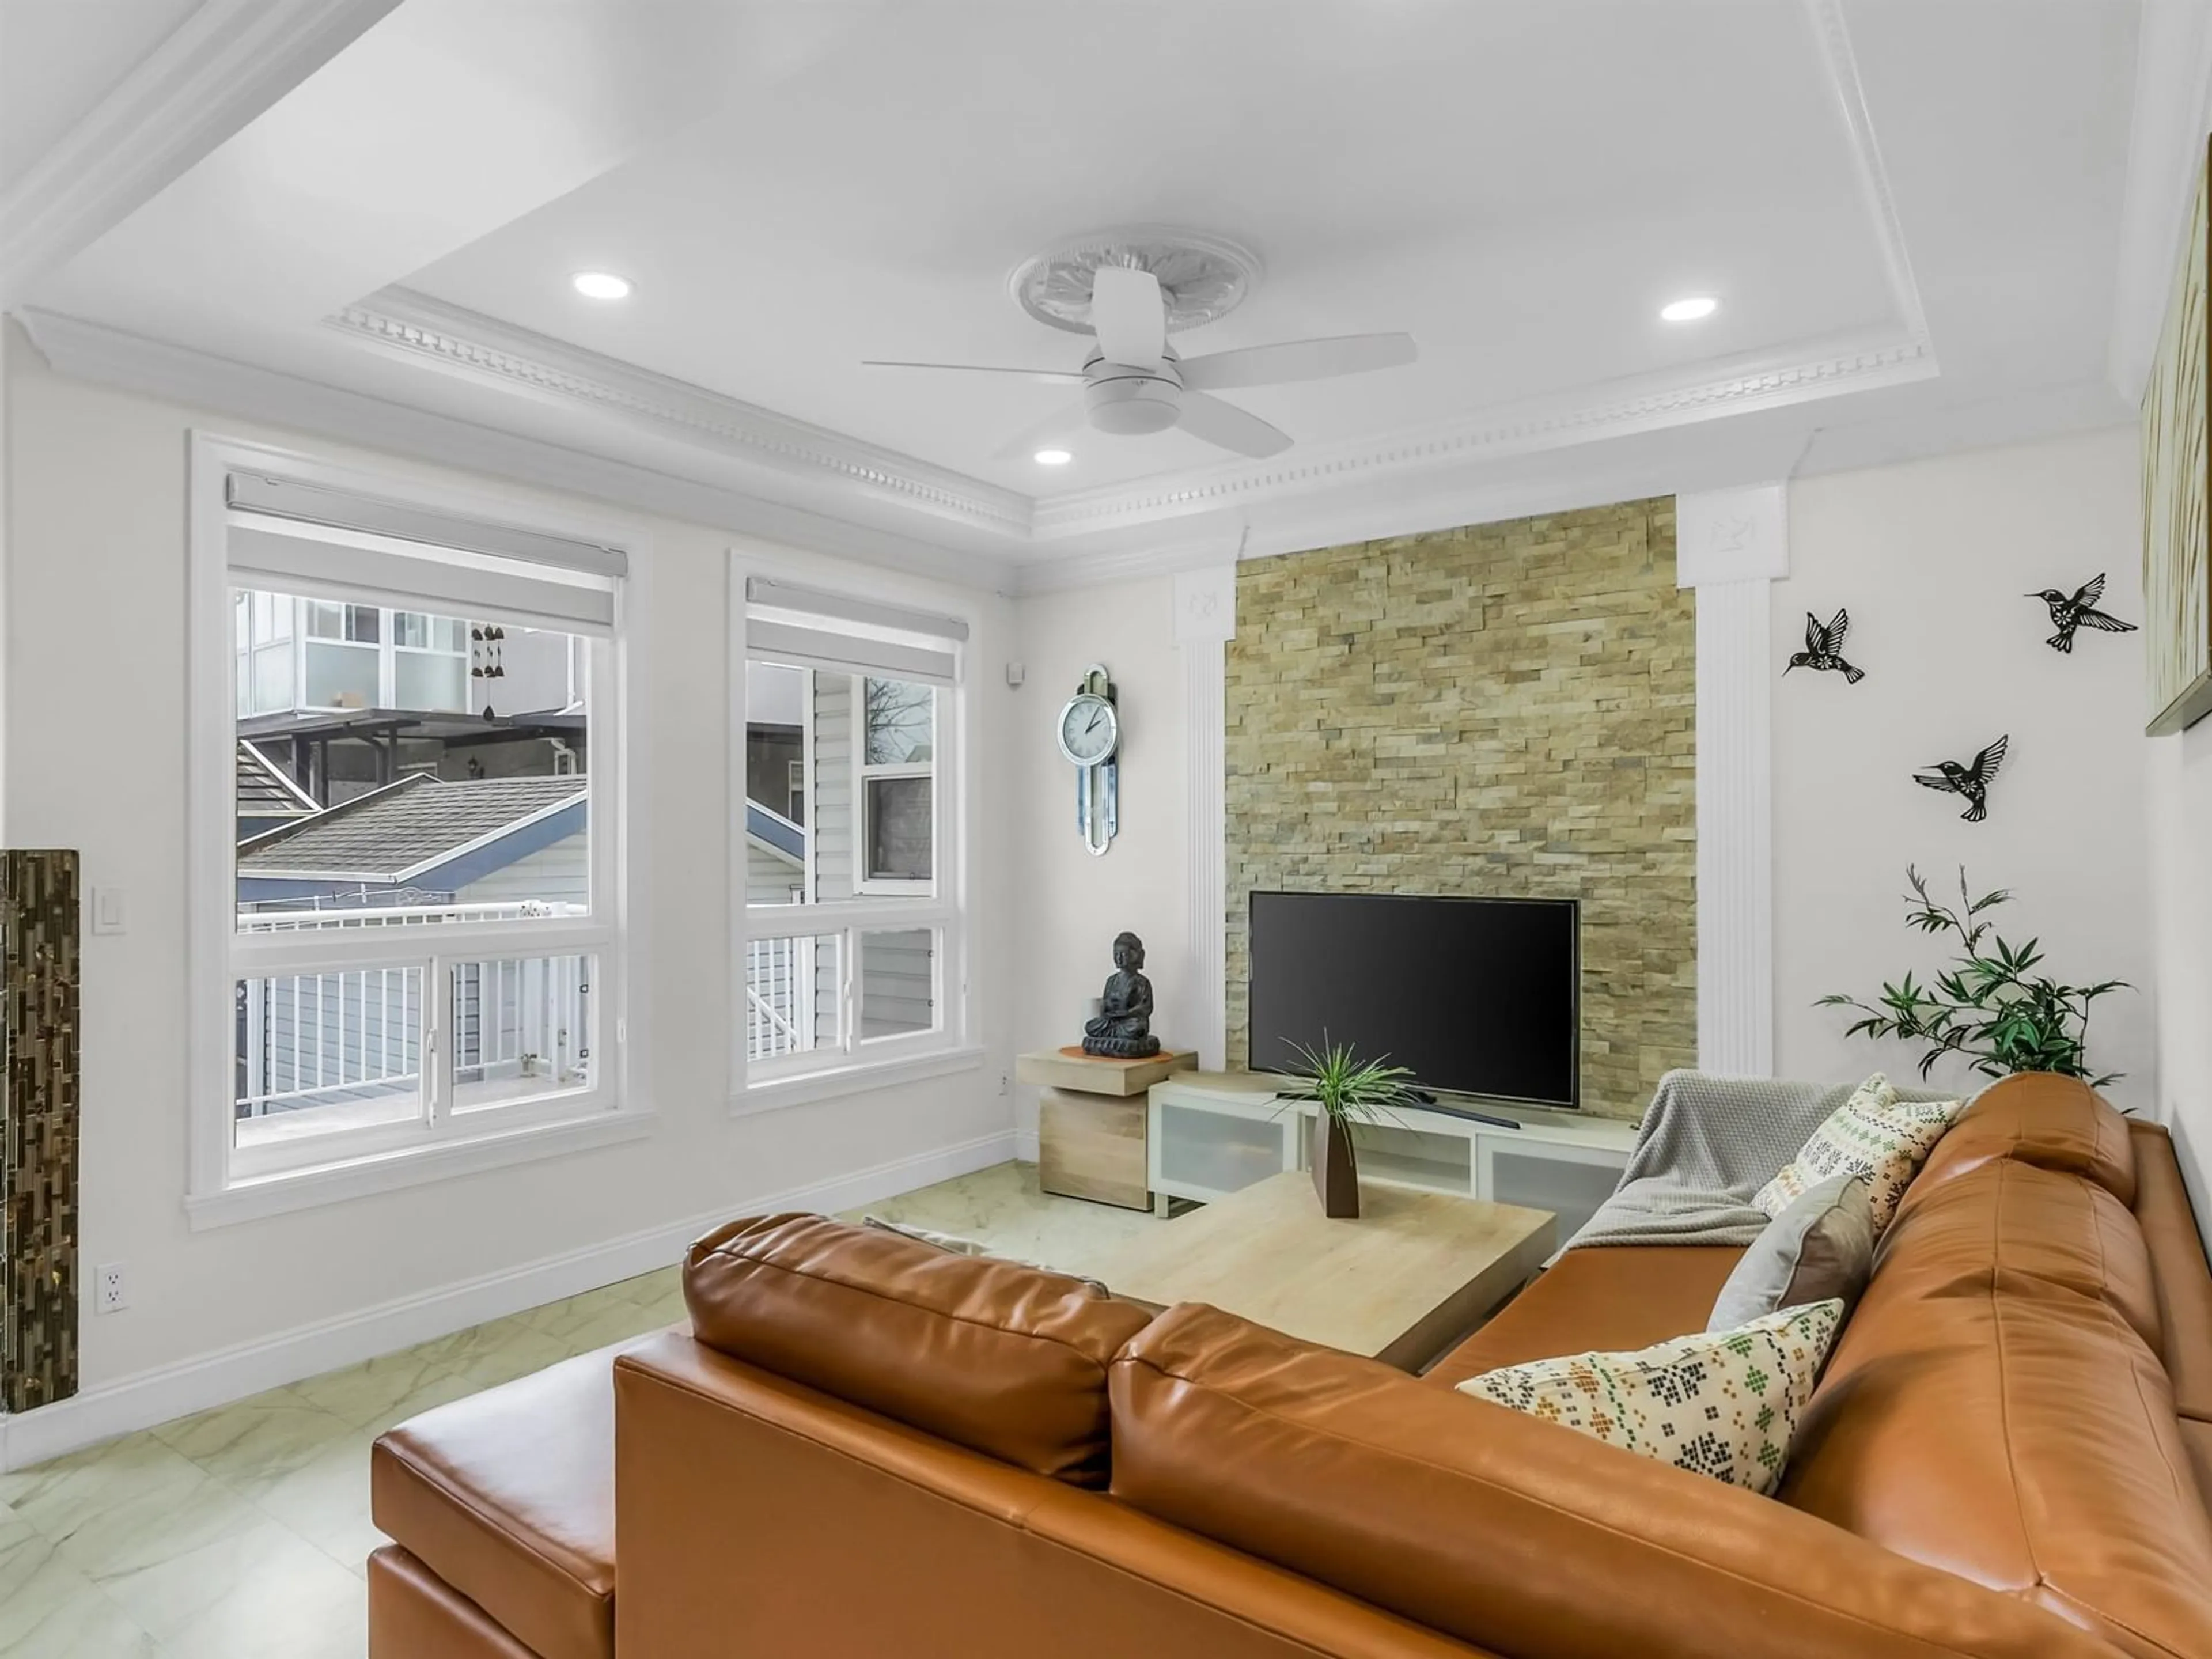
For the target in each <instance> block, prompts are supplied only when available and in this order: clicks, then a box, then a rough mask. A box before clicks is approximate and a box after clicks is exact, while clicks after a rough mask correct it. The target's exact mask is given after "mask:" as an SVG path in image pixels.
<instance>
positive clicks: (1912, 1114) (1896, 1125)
mask: <svg viewBox="0 0 2212 1659" xmlns="http://www.w3.org/2000/svg"><path fill="white" fill-rule="evenodd" d="M1965 1104H1966V1103H1965V1102H1964V1101H1959V1100H1899V1098H1898V1097H1897V1091H1896V1090H1895V1089H1893V1088H1892V1087H1891V1086H1890V1082H1889V1079H1887V1078H1886V1077H1884V1076H1883V1075H1882V1074H1881V1073H1880V1072H1876V1073H1875V1074H1874V1075H1873V1076H1872V1077H1870V1078H1869V1079H1867V1080H1866V1081H1865V1082H1864V1083H1862V1084H1860V1085H1859V1086H1858V1087H1857V1089H1856V1090H1855V1091H1853V1092H1852V1094H1851V1097H1850V1099H1849V1100H1847V1101H1845V1102H1844V1103H1843V1104H1842V1105H1840V1106H1838V1107H1837V1108H1836V1109H1835V1110H1834V1111H1833V1112H1831V1113H1830V1114H1829V1115H1828V1121H1826V1123H1823V1124H1822V1125H1821V1126H1820V1127H1819V1128H1817V1129H1815V1130H1814V1131H1813V1138H1812V1139H1810V1140H1808V1141H1807V1142H1806V1143H1805V1144H1804V1146H1802V1147H1801V1148H1799V1149H1798V1152H1797V1156H1796V1158H1792V1159H1790V1162H1789V1163H1787V1164H1784V1165H1783V1166H1782V1172H1781V1173H1780V1174H1779V1175H1778V1176H1775V1177H1774V1179H1773V1180H1771V1181H1770V1182H1767V1183H1766V1184H1765V1186H1764V1187H1761V1188H1759V1191H1758V1193H1757V1194H1755V1195H1754V1196H1753V1199H1752V1200H1751V1201H1752V1202H1753V1204H1755V1205H1757V1206H1759V1208H1760V1209H1762V1210H1764V1211H1765V1212H1766V1213H1767V1214H1768V1215H1770V1216H1778V1215H1780V1214H1781V1213H1782V1212H1784V1210H1786V1209H1788V1208H1789V1207H1790V1206H1791V1205H1792V1204H1794V1203H1796V1201H1797V1200H1798V1199H1800V1198H1801V1197H1802V1196H1803V1195H1804V1194H1806V1193H1807V1192H1808V1191H1809V1190H1810V1189H1811V1188H1814V1187H1817V1186H1819V1185H1820V1182H1823V1181H1826V1180H1827V1179H1828V1178H1829V1177H1830V1176H1839V1175H1857V1176H1865V1177H1866V1182H1867V1211H1868V1213H1869V1214H1870V1215H1871V1216H1872V1217H1873V1218H1874V1236H1875V1237H1876V1238H1880V1237H1881V1235H1882V1231H1883V1230H1884V1229H1885V1228H1887V1226H1888V1225H1889V1218H1890V1217H1892V1216H1893V1215H1895V1214H1896V1213H1897V1201H1898V1200H1899V1199H1901V1198H1903V1197H1904V1196H1905V1188H1907V1187H1910V1186H1911V1184H1912V1177H1913V1176H1916V1175H1917V1174H1919V1173H1920V1165H1921V1164H1922V1163H1923V1161H1924V1160H1925V1159H1926V1158H1927V1157H1928V1154H1929V1152H1933V1151H1934V1150H1935V1148H1936V1142H1937V1141H1939V1140H1941V1139H1942V1138H1943V1131H1944V1130H1946V1129H1948V1128H1949V1127H1951V1120H1952V1119H1953V1118H1954V1117H1956V1116H1958V1115H1959V1112H1960V1109H1961V1108H1962V1107H1963V1106H1964V1105H1965Z"/></svg>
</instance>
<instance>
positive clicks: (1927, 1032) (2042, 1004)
mask: <svg viewBox="0 0 2212 1659" xmlns="http://www.w3.org/2000/svg"><path fill="white" fill-rule="evenodd" d="M1905 879H1906V880H1907V881H1908V882H1910V883H1911V884H1912V891H1911V894H1910V895H1908V896H1906V898H1905V907H1906V908H1905V926H1906V927H1911V928H1914V929H1916V930H1917V931H1918V932H1920V933H1948V934H1952V935H1954V936H1955V937H1956V939H1957V940H1958V950H1959V954H1958V957H1957V958H1956V959H1955V960H1954V962H1953V963H1952V964H1951V966H1949V967H1948V968H1947V969H1943V970H1942V971H1941V972H1939V973H1938V974H1937V975H1936V979H1935V982H1934V983H1933V984H1929V985H1923V984H1921V983H1919V982H1918V981H1916V980H1915V979H1914V978H1913V977H1912V975H1911V974H1910V973H1907V974H1906V975H1905V977H1904V978H1903V979H1901V980H1899V981H1898V982H1897V983H1896V984H1894V985H1889V984H1885V985H1884V986H1883V987H1881V996H1880V997H1878V998H1877V999H1876V1000H1875V1001H1873V1002H1863V1001H1861V1000H1859V999H1858V998H1857V997H1850V996H1844V995H1842V994H1837V995H1833V996H1825V997H1822V998H1821V999H1820V1000H1819V1001H1818V1002H1817V1003H1815V1004H1814V1006H1815V1007H1822V1008H1855V1009H1857V1011H1858V1012H1860V1013H1861V1014H1863V1016H1864V1018H1862V1019H1857V1020H1855V1021H1853V1022H1852V1023H1851V1025H1850V1028H1849V1032H1848V1035H1850V1036H1870V1037H1895V1038H1897V1039H1898V1040H1899V1041H1900V1042H1924V1043H1926V1044H1927V1045H1928V1048H1927V1049H1926V1050H1925V1051H1924V1052H1923V1054H1921V1056H1920V1075H1921V1076H1922V1077H1923V1079H1924V1078H1926V1077H1927V1075H1928V1074H1929V1072H1930V1071H1931V1070H1932V1069H1933V1068H1934V1066H1935V1065H1936V1061H1937V1060H1941V1059H1942V1058H1943V1056H1944V1055H1946V1054H1957V1055H1959V1056H1960V1057H1961V1058H1963V1059H1965V1060H1967V1061H1968V1062H1969V1063H1970V1064H1971V1065H1972V1067H1973V1069H1974V1070H1975V1071H1977V1072H1978V1073H1981V1074H1982V1075H1983V1076H1984V1077H2009V1076H2010V1075H2011V1074H2012V1073H2015V1072H2056V1073H2059V1074H2060V1075H2061V1076H2063V1077H2078V1078H2081V1079H2085V1080H2086V1081H2087V1082H2088V1083H2089V1085H2091V1086H2092V1087H2093V1088H2100V1089H2101V1088H2102V1087H2104V1085H2106V1084H2107V1083H2111V1082H2113V1081H2114V1080H2116V1079H2118V1077H2119V1076H2120V1075H2121V1073H2118V1072H2106V1073H2104V1074H2102V1075H2101V1076H2100V1075H2097V1074H2095V1073H2092V1072H2091V1071H2090V1069H2089V1057H2088V1046H2087V1045H2088V1038H2089V1005H2090V1004H2092V1003H2093V1002H2094V1001H2096V1000H2097V999H2098V998H2100V997H2101V996H2106V995H2108V994H2111V993H2112V992H2114V991H2118V990H2122V989H2124V988H2126V985H2127V982H2126V981H2124V980H2117V979H2108V980H2103V981H2099V982H2098V983H2096V984H2094V985H2065V984H2061V983H2060V982H2059V981H2057V980H2053V979H2047V978H2045V977H2044V976H2042V975H2039V974H2036V973H2035V972H2034V971H2033V969H2035V968H2036V967H2038V966H2039V964H2040V963H2042V961H2043V951H2042V950H2041V948H2040V941H2039V940H2037V939H2030V940H2028V942H2027V944H2025V945H2009V944H2008V943H2006V941H2005V940H2004V939H2003V938H2002V936H2000V935H1998V934H1997V933H1995V932H1994V931H1993V928H1992V924H1990V922H1987V921H1977V920H1976V918H1977V917H1978V916H1980V915H1982V913H1983V912H1984V911H1985V910H1990V909H1994V908H1996V906H1998V905H2000V904H2003V903H2005V902H2008V900H2009V899H2010V898H2011V897H2012V895H2011V894H2010V893H2008V892H2007V891H2006V890H2004V889H2003V888H1997V889H1996V890H1993V891H1990V892H1987V893H1984V894H1983V895H1982V896H1980V897H1979V898H1976V897H1975V896H1973V894H1972V890H1970V889H1969V888H1968V887H1967V885H1966V871H1965V870H1964V869H1963V868H1962V869H1960V872H1959V903H1958V905H1957V907H1956V908H1953V907H1952V906H1950V905H1947V904H1939V903H1937V902H1936V901H1935V900H1934V899H1933V898H1930V897H1929V894H1928V884H1927V883H1926V882H1925V881H1924V880H1923V879H1922V878H1921V875H1920V872H1918V871H1917V870H1916V869H1913V868H1912V867H1911V866H1909V865H1908V866H1906V867H1905Z"/></svg>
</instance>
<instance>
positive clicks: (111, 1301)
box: [93, 1261, 131, 1314]
mask: <svg viewBox="0 0 2212 1659" xmlns="http://www.w3.org/2000/svg"><path fill="white" fill-rule="evenodd" d="M95 1271H96V1273H98V1276H99V1281H100V1285H99V1299H98V1300H97V1301H96V1302H95V1303H94V1304H93V1307H94V1311H95V1312H97V1313H104V1314H112V1313H121V1312H122V1311H123V1310H125V1308H127V1307H129V1306H130V1305H131V1295H130V1292H129V1291H126V1290H125V1288H124V1284H123V1264H122V1263H121V1262H120V1261H110V1262H108V1263H107V1264H106V1265H105V1266H104V1267H100V1268H98V1269H96V1270H95Z"/></svg>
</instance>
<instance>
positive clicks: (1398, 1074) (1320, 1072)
mask: <svg viewBox="0 0 2212 1659" xmlns="http://www.w3.org/2000/svg"><path fill="white" fill-rule="evenodd" d="M1297 1054H1298V1059H1299V1060H1301V1061H1302V1062H1304V1070H1303V1071H1300V1072H1294V1073H1291V1076H1290V1079H1289V1080H1288V1082H1287V1083H1286V1085H1285V1087H1284V1089H1283V1091H1282V1092H1283V1097H1284V1098H1285V1099H1286V1100H1292V1101H1305V1100H1310V1101H1311V1102H1313V1103H1314V1104H1315V1105H1316V1106H1318V1107H1319V1108H1320V1110H1319V1111H1317V1112H1316V1113H1315V1114H1314V1127H1313V1149H1312V1164H1313V1183H1314V1191H1315V1192H1316V1193H1317V1194H1320V1195H1321V1207H1322V1214H1324V1215H1327V1216H1332V1217H1336V1218H1346V1219H1348V1218H1354V1217H1357V1216H1358V1213H1359V1165H1358V1158H1357V1157H1356V1155H1355V1154H1354V1153H1353V1152H1352V1125H1353V1124H1355V1123H1375V1122H1379V1121H1382V1119H1383V1118H1384V1117H1386V1116H1389V1115H1390V1109H1391V1108H1392V1107H1393V1106H1395V1105H1398V1104H1399V1103H1401V1102H1402V1101H1404V1100H1405V1098H1406V1097H1407V1091H1408V1089H1409V1087H1410V1085H1411V1084H1412V1080H1413V1073H1412V1072H1410V1071H1409V1070H1407V1068H1406V1067H1405V1066H1389V1065H1385V1064H1384V1063H1383V1061H1384V1060H1388V1059H1389V1055H1387V1054H1386V1055H1384V1056H1383V1059H1382V1060H1361V1059H1359V1058H1358V1057H1357V1056H1356V1055H1355V1054H1353V1053H1352V1048H1351V1046H1350V1045H1349V1044H1347V1043H1332V1042H1329V1040H1328V1036H1327V1035H1326V1034H1324V1035H1323V1036H1322V1046H1321V1048H1320V1049H1319V1051H1318V1052H1316V1050H1314V1049H1311V1048H1305V1047H1303V1046H1298V1047H1297Z"/></svg>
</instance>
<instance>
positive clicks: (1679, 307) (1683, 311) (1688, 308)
mask: <svg viewBox="0 0 2212 1659" xmlns="http://www.w3.org/2000/svg"><path fill="white" fill-rule="evenodd" d="M1720 308H1721V302H1720V301H1718V300H1716V299H1714V298H1713V297H1712V295H1710V294H1699V295H1693V296H1692V298H1690V299H1687V300H1677V301H1674V304H1672V305H1668V306H1662V307H1659V315H1660V316H1661V317H1662V318H1663V319H1665V320H1667V321H1668V322H1670V323H1694V322H1696V321H1697V320H1698V319H1699V318H1700V317H1710V316H1711V315H1712V314H1713V313H1715V312H1716V311H1718V310H1719V309H1720Z"/></svg>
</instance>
